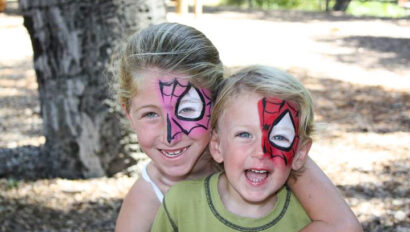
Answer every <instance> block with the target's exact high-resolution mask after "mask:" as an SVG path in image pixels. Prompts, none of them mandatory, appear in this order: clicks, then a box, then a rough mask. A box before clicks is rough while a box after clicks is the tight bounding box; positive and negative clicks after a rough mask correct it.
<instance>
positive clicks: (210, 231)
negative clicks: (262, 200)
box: [151, 173, 311, 232]
mask: <svg viewBox="0 0 410 232" xmlns="http://www.w3.org/2000/svg"><path fill="white" fill-rule="evenodd" d="M219 175H220V173H219V174H214V175H211V176H208V177H206V178H204V179H201V180H193V181H191V180H190V181H183V182H181V183H178V184H176V185H175V186H173V187H172V188H171V189H170V190H169V191H168V193H167V194H166V196H165V198H164V201H163V203H162V205H161V208H160V209H159V211H158V214H157V216H156V218H155V221H154V224H153V226H152V230H151V231H152V232H166V231H179V232H185V231H186V232H202V231H203V232H214V231H217V232H219V231H223V232H225V231H285V232H288V231H290V232H291V231H299V230H301V229H302V228H303V227H304V226H306V225H307V224H309V223H310V222H311V220H310V218H309V217H308V215H307V214H306V212H305V211H304V209H303V208H302V206H301V205H300V203H299V201H298V200H297V199H296V197H295V196H294V195H293V193H292V192H291V191H290V190H289V188H288V187H287V186H284V187H283V188H282V189H280V190H279V191H278V193H277V199H278V200H277V203H276V206H275V208H274V209H273V210H272V212H270V213H269V214H268V215H267V216H265V217H262V218H246V217H241V216H238V215H235V214H233V213H231V212H230V211H228V210H227V209H226V208H225V207H224V205H223V203H222V200H221V197H220V195H219V193H218V180H219Z"/></svg>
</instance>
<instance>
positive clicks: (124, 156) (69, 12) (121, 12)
mask: <svg viewBox="0 0 410 232" xmlns="http://www.w3.org/2000/svg"><path fill="white" fill-rule="evenodd" d="M19 3H20V8H21V10H22V13H23V16H24V25H25V27H26V28H27V30H28V32H29V34H30V37H31V41H32V46H33V50H34V68H35V71H36V75H37V82H38V86H39V96H40V104H41V115H42V118H43V125H44V126H43V131H44V135H45V137H46V143H45V145H44V147H43V151H42V156H43V157H44V158H45V160H46V162H47V163H46V166H47V167H48V169H49V170H48V171H49V174H50V175H51V176H60V177H66V178H79V177H85V178H89V177H99V176H104V175H111V174H113V173H115V172H117V171H120V170H121V169H123V168H125V167H126V166H128V165H130V164H132V163H133V162H134V163H135V161H133V159H132V158H131V157H130V152H132V150H130V149H127V146H126V145H125V144H129V140H130V139H129V138H132V137H134V136H132V135H130V132H129V131H127V130H125V129H123V128H124V127H123V126H122V125H121V122H120V121H121V120H120V119H121V118H123V116H122V113H121V110H120V109H119V107H118V104H116V102H114V101H115V100H114V98H113V97H112V95H111V93H110V92H109V84H108V80H109V79H110V78H111V76H110V75H111V74H110V73H109V72H107V67H108V65H109V61H110V56H111V53H112V51H113V49H114V47H115V46H116V45H118V43H119V42H120V41H124V38H125V37H126V36H128V35H129V34H131V33H132V32H134V31H135V30H139V29H141V28H143V27H146V26H148V25H149V24H153V23H158V22H160V21H164V20H165V5H164V2H163V0H19ZM131 147H135V146H131ZM134 150H135V149H134Z"/></svg>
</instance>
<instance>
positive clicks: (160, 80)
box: [127, 69, 211, 177]
mask: <svg viewBox="0 0 410 232" xmlns="http://www.w3.org/2000/svg"><path fill="white" fill-rule="evenodd" d="M138 75H139V76H138V78H141V81H140V82H139V90H138V94H137V95H136V96H135V97H133V98H132V100H131V104H130V110H129V112H128V115H127V116H128V118H129V120H130V122H131V126H132V128H133V129H134V130H135V132H136V133H137V136H138V141H139V145H140V147H141V149H142V150H143V151H144V152H145V153H146V154H147V155H148V156H149V157H150V158H151V159H152V160H153V163H154V165H155V166H156V167H157V168H158V169H160V171H162V172H163V173H164V174H166V175H168V176H171V177H180V176H184V175H187V174H189V173H190V172H191V170H192V168H193V167H194V166H195V164H196V162H197V160H198V159H199V157H200V156H201V154H202V153H203V151H204V149H205V148H206V146H207V145H208V143H209V140H210V133H209V131H210V130H209V118H210V113H211V112H210V110H211V100H210V99H211V96H210V92H209V91H208V90H207V89H200V88H195V87H194V86H192V85H191V84H190V83H189V81H188V79H187V78H185V77H184V76H183V75H173V74H164V73H162V72H159V71H158V70H155V69H152V70H146V71H143V72H139V73H138Z"/></svg>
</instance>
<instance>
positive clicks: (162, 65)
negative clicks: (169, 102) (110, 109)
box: [115, 23, 223, 111]
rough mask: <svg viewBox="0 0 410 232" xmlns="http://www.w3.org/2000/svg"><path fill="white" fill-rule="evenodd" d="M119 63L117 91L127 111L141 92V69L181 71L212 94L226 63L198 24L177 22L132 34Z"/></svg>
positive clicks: (193, 82)
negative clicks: (189, 24) (191, 25)
mask: <svg viewBox="0 0 410 232" xmlns="http://www.w3.org/2000/svg"><path fill="white" fill-rule="evenodd" d="M117 63H118V65H117V67H116V68H115V69H116V70H115V72H116V76H117V79H118V87H117V94H118V97H119V100H120V103H121V104H122V105H124V106H125V108H126V110H127V111H129V107H130V99H131V98H132V97H134V96H135V95H136V94H137V93H138V88H139V86H138V85H139V82H140V79H141V78H139V75H138V72H139V71H144V70H147V69H159V70H160V71H161V72H164V73H174V74H179V75H181V74H182V75H184V76H186V77H188V78H189V79H190V82H191V83H192V84H193V85H195V86H197V87H201V88H207V89H209V90H210V91H211V93H212V95H213V96H215V94H216V93H215V91H216V89H217V85H218V84H219V83H220V82H221V81H222V78H223V65H222V62H221V60H220V58H219V53H218V50H217V49H216V48H215V46H214V45H213V44H212V42H211V41H210V40H209V39H208V38H207V37H206V36H205V35H204V34H203V33H202V32H200V31H198V30H196V29H195V28H193V27H190V26H186V25H182V24H178V23H161V24H158V25H152V26H150V27H148V28H145V29H143V30H142V31H140V32H139V33H135V34H133V35H132V36H131V37H130V38H129V40H128V42H127V44H126V46H125V48H124V50H123V52H122V54H121V56H120V57H119V62H117Z"/></svg>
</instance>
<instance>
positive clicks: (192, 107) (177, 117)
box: [159, 78, 211, 143]
mask: <svg viewBox="0 0 410 232" xmlns="http://www.w3.org/2000/svg"><path fill="white" fill-rule="evenodd" d="M159 92H160V96H161V99H162V103H163V106H164V109H165V110H166V112H167V141H168V143H171V141H173V140H179V139H180V138H181V137H182V134H186V135H188V136H190V137H192V138H196V137H198V136H201V135H202V134H203V133H205V132H207V131H208V128H209V119H210V115H211V97H210V92H209V91H208V90H207V89H199V88H195V87H194V86H192V85H191V84H190V83H189V82H188V81H185V80H181V79H177V78H175V79H174V80H172V81H169V82H164V81H159Z"/></svg>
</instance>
